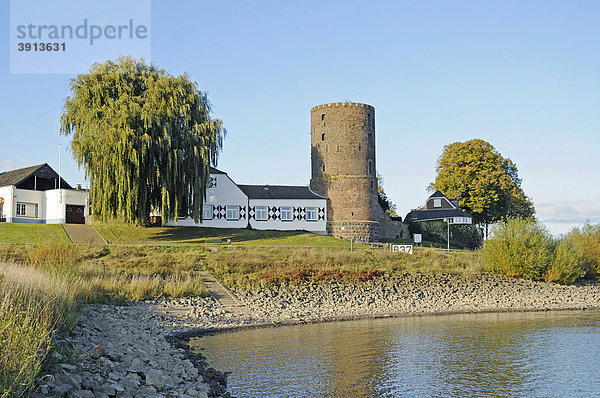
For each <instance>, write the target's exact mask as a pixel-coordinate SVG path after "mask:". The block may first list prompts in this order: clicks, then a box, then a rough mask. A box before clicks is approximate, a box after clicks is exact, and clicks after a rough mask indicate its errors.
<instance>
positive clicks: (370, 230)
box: [327, 220, 379, 243]
mask: <svg viewBox="0 0 600 398" xmlns="http://www.w3.org/2000/svg"><path fill="white" fill-rule="evenodd" d="M378 227H379V223H378V222H377V221H364V220H353V221H352V222H350V221H330V222H327V233H328V234H329V235H331V236H335V237H336V238H342V239H346V240H351V239H352V240H354V242H357V243H373V242H378V241H379V228H378Z"/></svg>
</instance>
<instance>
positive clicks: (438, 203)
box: [433, 199, 442, 207]
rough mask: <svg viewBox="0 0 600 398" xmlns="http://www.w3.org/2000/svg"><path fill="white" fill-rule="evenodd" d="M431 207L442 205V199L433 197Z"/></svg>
mask: <svg viewBox="0 0 600 398" xmlns="http://www.w3.org/2000/svg"><path fill="white" fill-rule="evenodd" d="M433 207H442V199H433Z"/></svg>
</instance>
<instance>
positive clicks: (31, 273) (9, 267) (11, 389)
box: [0, 262, 87, 397]
mask: <svg viewBox="0 0 600 398" xmlns="http://www.w3.org/2000/svg"><path fill="white" fill-rule="evenodd" d="M0 282H1V283H0V394H1V396H2V397H8V396H21V395H24V394H25V393H26V392H27V391H29V390H31V389H32V387H33V386H34V383H35V377H36V375H37V374H38V372H39V371H40V369H41V367H42V363H43V361H44V358H45V357H46V355H47V354H48V352H49V351H50V349H51V346H52V336H53V334H54V333H55V331H57V330H68V329H71V328H72V327H74V326H75V324H76V322H77V314H78V309H79V304H78V303H79V301H80V297H79V295H80V294H81V293H82V292H85V291H86V290H87V288H86V286H85V284H84V283H83V282H82V281H81V280H80V279H78V278H67V277H65V276H61V275H58V274H56V273H51V272H47V271H44V270H41V269H38V268H35V267H31V266H23V265H20V264H16V263H10V262H0Z"/></svg>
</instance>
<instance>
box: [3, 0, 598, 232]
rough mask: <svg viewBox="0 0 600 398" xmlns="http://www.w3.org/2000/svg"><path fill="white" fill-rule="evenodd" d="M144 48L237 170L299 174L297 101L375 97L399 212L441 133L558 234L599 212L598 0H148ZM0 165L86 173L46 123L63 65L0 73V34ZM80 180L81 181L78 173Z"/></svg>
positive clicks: (242, 176)
mask: <svg viewBox="0 0 600 398" xmlns="http://www.w3.org/2000/svg"><path fill="white" fill-rule="evenodd" d="M0 15H1V17H0V31H2V32H5V35H6V34H7V33H6V32H8V26H9V4H8V1H6V0H4V1H3V2H2V6H0ZM151 36H152V59H151V60H152V62H154V63H155V64H157V65H158V66H160V67H163V68H165V69H167V70H168V71H170V72H171V73H173V74H181V73H183V72H187V73H188V74H189V75H190V76H191V78H192V79H193V80H195V81H197V83H198V85H199V87H200V89H201V90H203V91H208V93H209V98H210V100H211V101H212V103H213V108H214V109H213V111H214V112H213V114H214V116H215V117H218V118H220V119H222V120H223V122H224V125H225V127H226V128H227V130H228V132H229V134H228V137H227V139H226V140H225V144H224V149H223V153H222V156H221V158H220V161H219V165H218V166H219V168H221V169H223V170H225V171H226V172H228V173H229V175H230V176H231V177H232V178H233V179H234V181H236V182H238V183H269V184H299V185H305V184H308V182H309V179H310V136H309V126H310V108H311V107H313V106H315V105H318V104H321V103H326V102H333V101H343V100H346V99H348V100H351V101H355V102H364V103H368V104H371V105H373V106H374V107H375V114H376V137H377V169H378V171H379V172H380V173H381V174H382V175H383V177H384V188H385V190H386V192H387V193H388V195H389V196H390V197H391V199H392V200H393V201H394V202H395V203H396V205H397V208H398V212H399V213H401V214H402V215H404V214H406V213H407V212H408V211H409V210H410V209H411V208H415V207H418V206H419V205H420V204H422V202H423V201H424V200H425V199H426V197H427V196H428V192H427V191H426V187H427V185H428V184H429V183H430V182H432V181H433V180H434V178H435V166H436V161H437V159H438V157H439V156H440V154H441V153H442V151H443V147H444V145H446V144H450V143H452V142H456V141H465V140H469V139H472V138H481V139H484V140H487V141H489V142H490V143H492V144H493V145H494V146H495V147H496V148H497V149H498V151H499V152H500V153H501V154H502V155H503V156H505V157H509V158H511V159H512V160H513V161H514V162H515V163H516V164H517V166H518V168H519V175H520V177H522V178H523V188H524V190H525V193H526V194H527V195H529V196H530V197H532V199H533V200H534V203H535V207H536V210H537V212H538V217H539V219H540V220H541V221H542V222H544V223H545V224H546V225H547V226H548V227H549V229H550V231H551V232H553V233H555V234H558V233H561V232H565V231H567V230H568V229H569V228H570V227H571V226H573V225H576V224H580V223H583V222H584V221H585V220H586V219H589V220H591V221H592V222H600V72H599V71H600V51H599V49H600V44H599V43H600V2H598V1H574V0H570V1H548V0H545V1H532V0H530V1H501V2H500V1H480V0H478V1H460V0H457V1H452V2H449V1H390V2H383V1H375V2H369V3H368V2H364V1H361V2H357V1H307V2H287V1H286V2H283V1H272V2H266V1H254V2H242V1H239V2H234V1H226V2H225V1H224V2H214V1H212V2H207V1H188V2H184V1H178V2H163V1H153V2H152V26H151ZM0 53H1V54H2V61H3V62H2V63H1V64H0V88H1V93H2V95H0V131H1V134H2V140H1V141H0V142H1V144H0V170H2V171H3V170H7V169H11V168H17V167H23V166H28V165H32V164H38V163H43V162H48V163H50V164H51V165H52V166H53V167H57V163H58V160H57V159H58V143H59V142H60V143H62V144H63V150H64V154H63V157H62V158H63V162H62V164H63V167H62V170H63V174H64V176H65V178H66V179H67V181H69V182H71V183H72V184H76V183H84V177H83V172H82V171H79V170H78V168H77V165H76V163H75V161H74V160H73V159H72V157H71V156H70V152H68V149H67V146H68V142H69V140H68V138H65V137H60V136H59V134H58V130H59V117H60V114H61V109H62V103H63V100H64V98H65V97H67V96H68V95H69V89H68V82H69V79H70V78H71V77H73V76H69V75H10V74H9V55H8V54H9V38H8V36H6V37H5V38H4V40H1V41H0ZM84 184H85V183H84Z"/></svg>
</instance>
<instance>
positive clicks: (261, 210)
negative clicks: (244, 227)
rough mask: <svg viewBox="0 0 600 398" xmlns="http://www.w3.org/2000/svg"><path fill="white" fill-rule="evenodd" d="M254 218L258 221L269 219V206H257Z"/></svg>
mask: <svg viewBox="0 0 600 398" xmlns="http://www.w3.org/2000/svg"><path fill="white" fill-rule="evenodd" d="M254 219H256V220H258V221H267V220H268V219H269V211H268V208H267V206H256V209H255V210H254Z"/></svg>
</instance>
